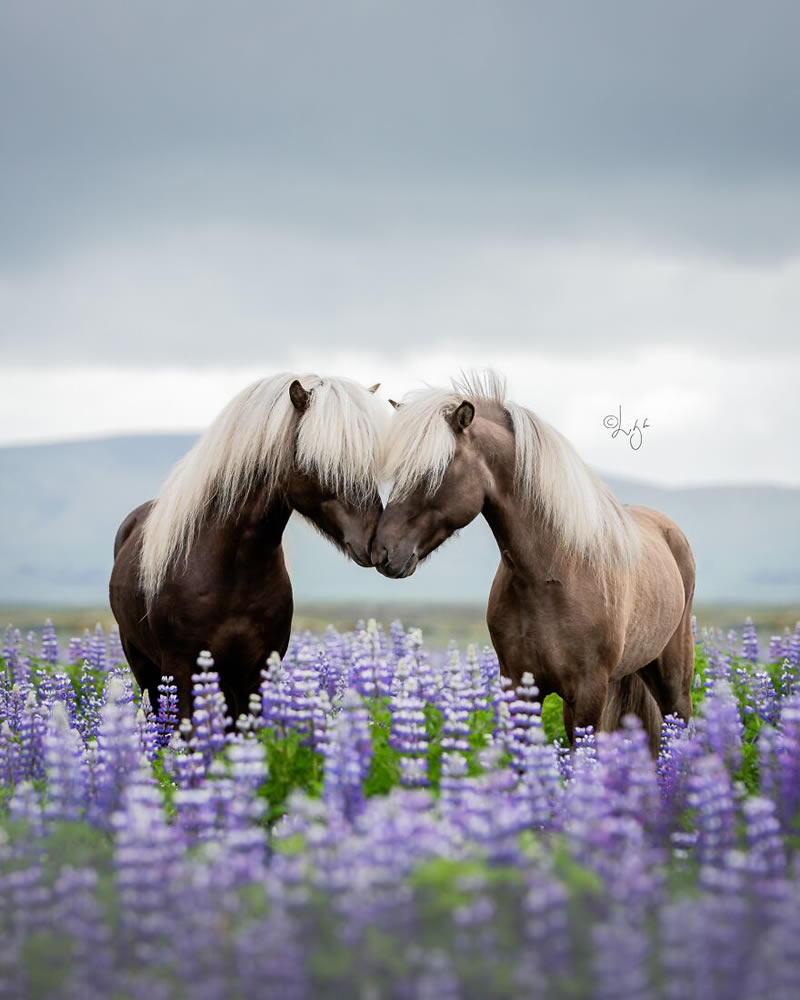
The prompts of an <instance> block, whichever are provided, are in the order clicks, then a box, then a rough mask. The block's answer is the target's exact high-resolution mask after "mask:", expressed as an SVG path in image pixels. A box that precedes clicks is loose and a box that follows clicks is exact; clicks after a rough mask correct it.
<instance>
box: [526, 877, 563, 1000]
mask: <svg viewBox="0 0 800 1000" xmlns="http://www.w3.org/2000/svg"><path fill="white" fill-rule="evenodd" d="M526 881H527V885H528V888H527V891H526V893H525V897H524V900H523V911H522V912H523V937H522V941H521V947H520V949H519V962H518V964H517V968H516V971H515V974H514V982H515V984H516V986H517V988H518V990H519V995H520V996H525V997H530V998H531V1000H548V998H549V997H553V996H561V995H562V994H563V995H566V994H567V989H566V986H567V981H568V979H567V977H569V976H570V974H572V978H573V982H574V979H575V966H576V965H577V962H576V961H575V956H574V954H573V945H572V940H571V928H570V917H569V910H568V906H569V893H568V892H567V890H566V888H565V887H564V885H563V884H562V883H561V882H559V881H558V880H557V879H556V878H555V877H553V875H552V873H551V872H549V871H547V870H543V871H542V870H539V869H538V868H537V869H534V870H532V871H529V872H528V873H527V880H526ZM562 987H563V988H562Z"/></svg>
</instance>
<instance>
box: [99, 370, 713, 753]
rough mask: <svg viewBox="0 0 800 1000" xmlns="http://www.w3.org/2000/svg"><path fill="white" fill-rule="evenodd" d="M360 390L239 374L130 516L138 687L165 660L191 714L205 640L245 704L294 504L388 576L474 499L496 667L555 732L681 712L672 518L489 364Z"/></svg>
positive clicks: (654, 745) (654, 731) (256, 677)
mask: <svg viewBox="0 0 800 1000" xmlns="http://www.w3.org/2000/svg"><path fill="white" fill-rule="evenodd" d="M376 388H377V386H373V387H372V389H371V390H367V389H364V388H362V387H361V386H358V385H356V384H355V383H353V382H350V381H349V380H346V379H321V378H319V377H317V376H301V377H300V378H295V377H294V376H291V375H281V376H276V377H274V378H269V379H263V380H261V381H260V382H258V383H255V384H254V385H253V386H249V387H248V388H247V389H245V390H243V392H242V393H240V394H239V396H237V397H235V399H234V400H232V401H231V403H230V404H228V406H227V407H226V409H225V410H223V412H222V414H220V416H219V417H218V418H217V420H216V421H215V422H214V423H213V424H212V425H211V427H210V428H209V430H208V431H207V432H206V434H205V435H203V437H201V438H200V440H199V441H198V442H197V444H196V445H195V447H194V448H193V449H192V450H191V451H190V452H189V453H188V454H187V455H186V456H185V458H184V459H182V461H181V462H179V463H178V465H177V466H176V468H175V469H174V470H173V472H172V473H171V475H170V477H169V478H168V479H167V481H166V483H165V484H164V487H163V488H162V490H161V493H160V494H159V497H158V498H157V499H156V500H155V501H151V502H149V503H147V504H144V505H142V506H141V507H139V508H137V509H136V510H135V511H133V512H132V513H131V514H130V515H128V517H127V518H126V520H125V521H124V522H123V524H122V525H121V527H120V529H119V531H118V533H117V538H116V542H115V549H114V551H115V562H114V569H113V571H112V575H111V584H110V596H111V606H112V609H113V611H114V614H115V617H116V619H117V622H118V623H119V627H120V636H121V639H122V644H123V647H124V649H125V653H126V655H127V657H128V662H129V664H130V666H131V669H132V670H133V672H134V675H135V677H136V679H137V681H138V682H139V684H140V685H141V687H142V688H143V689H147V691H148V692H149V695H150V699H151V702H152V703H153V704H157V701H156V699H157V690H158V684H159V683H160V681H161V676H162V675H172V676H173V677H174V678H175V682H176V684H177V686H178V693H179V708H180V712H181V714H182V715H190V708H191V705H190V701H191V674H192V673H193V672H194V670H195V661H196V657H197V654H198V652H199V651H200V650H202V649H209V650H211V651H212V653H213V656H214V659H215V665H216V669H217V671H218V672H219V675H220V685H221V687H222V690H223V691H224V693H225V696H226V699H227V701H228V705H229V708H230V710H231V713H232V715H234V717H236V716H237V715H238V714H239V713H240V712H245V711H247V705H248V701H249V696H250V694H251V693H252V692H254V691H256V690H257V689H258V686H259V683H260V678H261V670H262V668H263V666H264V663H265V660H266V658H267V656H268V655H269V654H270V653H271V652H272V651H273V650H276V651H277V652H278V653H280V655H281V656H282V655H283V654H284V653H285V651H286V648H287V645H288V641H289V633H290V630H291V621H292V612H293V606H292V590H291V583H290V581H289V577H288V574H287V571H286V566H285V563H284V558H283V550H282V546H281V540H282V535H283V531H284V528H285V527H286V524H287V522H288V519H289V516H290V514H291V512H292V510H297V511H299V513H300V514H302V515H303V516H304V517H306V518H307V519H309V520H310V521H311V522H312V523H313V524H314V525H315V526H316V527H317V528H318V529H319V530H320V531H321V532H322V533H323V534H324V535H326V536H327V537H328V538H329V539H330V540H331V541H333V543H334V544H336V545H338V546H339V547H340V548H342V549H343V550H344V551H345V552H346V553H347V554H348V555H349V556H350V558H352V559H353V560H355V561H356V562H357V563H358V564H359V565H362V566H370V565H372V566H375V568H376V569H377V570H378V572H380V573H381V574H383V575H384V576H387V577H392V578H396V579H398V578H402V577H407V576H410V575H411V574H412V573H413V572H414V571H415V569H416V567H417V565H418V563H420V562H421V561H423V560H424V559H425V558H426V557H427V556H428V555H430V553H431V552H433V551H434V550H435V549H436V548H437V547H438V546H439V545H441V544H442V542H444V541H445V540H446V539H447V538H449V537H450V536H451V535H452V534H453V533H454V532H456V531H458V530H459V529H460V528H463V527H465V526H466V525H467V524H469V523H470V522H471V521H472V520H474V519H475V518H476V517H477V516H478V515H479V514H483V516H484V517H485V518H486V520H487V522H488V524H489V527H490V529H491V530H492V533H493V534H494V537H495V539H496V541H497V545H498V549H499V553H500V564H499V567H498V569H497V573H496V575H495V578H494V583H493V584H492V588H491V593H490V595H489V602H488V608H487V624H488V627H489V632H490V635H491V638H492V642H493V644H494V647H495V650H496V652H497V656H498V659H499V662H500V668H501V671H502V673H503V674H504V675H506V676H507V677H509V678H510V679H511V680H512V682H513V683H514V684H518V683H519V682H520V681H521V679H522V675H523V673H525V672H530V673H532V674H533V676H534V679H535V682H536V685H537V687H538V689H539V695H540V698H542V699H543V698H544V697H546V696H547V695H548V694H550V693H551V692H556V693H557V694H559V695H560V696H561V698H562V699H563V703H564V723H565V727H566V730H567V733H568V735H569V737H570V739H573V736H574V731H575V727H587V726H593V727H594V728H595V730H598V729H613V728H616V726H617V725H618V724H619V721H620V719H621V717H622V715H624V714H625V713H627V712H633V713H634V714H636V715H638V716H639V717H640V718H641V719H642V722H643V724H644V727H645V729H646V731H647V733H648V736H649V740H650V747H651V750H652V751H653V753H656V752H657V750H658V741H659V736H660V729H661V721H662V718H663V716H665V715H667V714H669V713H676V714H678V715H679V716H681V717H682V718H684V719H688V718H689V717H690V716H691V713H692V706H691V685H692V677H693V673H694V642H693V636H692V627H691V614H692V597H693V594H694V577H695V566H694V558H693V556H692V551H691V548H690V547H689V543H688V542H687V540H686V538H685V536H684V534H683V532H682V531H681V529H680V528H679V527H678V526H677V525H676V524H674V522H672V521H671V520H670V519H669V518H668V517H666V516H665V515H664V514H661V513H659V512H658V511H655V510H651V509H649V508H646V507H633V506H631V507H628V506H624V505H622V504H621V503H620V502H619V501H618V500H617V499H616V498H615V497H614V495H613V494H612V493H611V491H610V490H609V489H608V487H606V486H605V485H604V484H603V483H602V482H601V481H600V480H599V479H598V478H597V477H596V476H595V475H594V474H593V473H592V472H591V470H590V469H589V468H588V466H587V465H586V464H585V463H584V462H583V461H582V459H581V458H580V457H579V456H578V454H577V452H576V451H575V449H574V448H573V447H572V445H571V444H570V443H569V442H568V441H567V440H566V439H565V438H564V437H563V436H562V435H561V434H560V433H559V432H558V431H556V430H555V429H554V428H553V427H551V426H550V425H549V424H547V423H546V422H545V421H544V420H542V419H541V418H539V417H538V416H536V414H534V413H532V412H531V411H530V410H527V409H525V408H524V407H521V406H519V405H517V404H516V403H513V402H511V401H510V400H507V399H506V398H505V395H506V393H505V383H504V381H503V380H502V379H501V378H500V377H498V376H496V375H494V374H487V375H486V376H484V377H483V378H478V377H473V378H465V379H463V380H462V381H461V382H454V383H453V387H452V388H451V389H426V390H422V391H420V392H417V393H414V394H412V395H410V396H409V397H407V398H406V399H404V400H403V402H402V403H400V404H394V405H395V407H396V409H395V412H394V414H393V416H392V418H391V420H388V419H387V418H388V417H389V416H391V411H389V410H387V409H386V408H385V407H384V406H383V405H382V404H381V402H380V400H378V399H377V397H376V396H375V389H376ZM382 478H385V479H388V480H391V481H392V483H393V486H392V489H391V493H390V495H389V499H388V502H387V505H386V507H385V509H384V508H383V506H382V504H381V500H380V494H379V487H380V484H381V480H382Z"/></svg>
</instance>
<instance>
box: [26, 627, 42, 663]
mask: <svg viewBox="0 0 800 1000" xmlns="http://www.w3.org/2000/svg"><path fill="white" fill-rule="evenodd" d="M25 653H26V656H27V658H28V661H29V662H32V661H33V660H38V659H40V657H39V642H38V640H37V637H36V633H35V632H28V634H27V636H26V637H25Z"/></svg>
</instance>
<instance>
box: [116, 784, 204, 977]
mask: <svg viewBox="0 0 800 1000" xmlns="http://www.w3.org/2000/svg"><path fill="white" fill-rule="evenodd" d="M110 825H111V829H112V832H113V836H114V883H115V889H116V893H117V898H118V900H119V932H118V933H119V945H118V946H119V948H120V950H121V952H122V956H124V958H123V961H124V962H125V966H126V967H127V968H128V969H134V968H136V966H137V965H140V964H144V966H145V967H149V968H153V969H156V968H158V966H159V965H164V966H166V967H167V968H169V967H170V966H171V965H172V956H171V951H172V942H173V934H172V927H173V926H174V921H175V920H176V919H177V915H178V914H179V913H181V912H182V911H185V906H184V901H183V899H182V896H183V895H184V893H185V888H186V887H185V885H184V877H185V873H184V866H183V858H184V853H185V844H184V843H183V842H182V841H181V829H180V827H179V826H178V825H177V824H170V823H168V822H167V820H166V817H165V815H164V810H163V807H162V803H161V797H160V794H159V791H158V789H157V788H156V786H155V785H154V784H150V783H147V782H142V781H139V780H133V781H131V782H130V783H129V784H128V785H127V786H126V787H125V789H124V790H123V791H122V794H121V796H120V799H119V808H118V809H117V810H116V811H115V813H114V814H113V816H112V817H111V824H110Z"/></svg>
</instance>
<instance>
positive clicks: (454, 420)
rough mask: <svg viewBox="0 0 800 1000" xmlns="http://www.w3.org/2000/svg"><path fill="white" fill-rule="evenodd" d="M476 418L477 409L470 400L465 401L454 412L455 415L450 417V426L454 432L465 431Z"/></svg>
mask: <svg viewBox="0 0 800 1000" xmlns="http://www.w3.org/2000/svg"><path fill="white" fill-rule="evenodd" d="M474 416H475V407H474V406H473V405H472V403H470V401H469V400H468V399H465V400H464V402H463V403H459V404H458V406H457V407H456V408H455V410H454V411H453V415H452V417H450V424H451V425H452V428H453V430H454V431H465V430H466V429H467V428H468V427H469V425H470V424H471V423H472V420H473V417H474Z"/></svg>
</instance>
